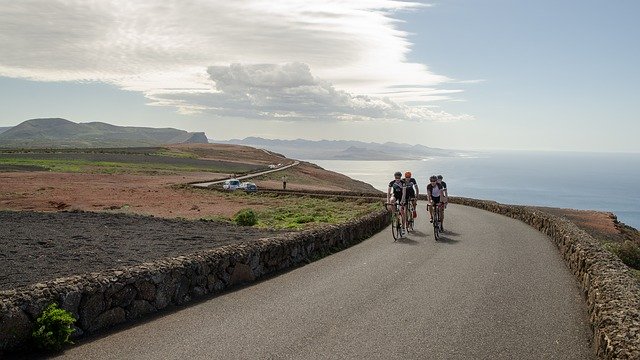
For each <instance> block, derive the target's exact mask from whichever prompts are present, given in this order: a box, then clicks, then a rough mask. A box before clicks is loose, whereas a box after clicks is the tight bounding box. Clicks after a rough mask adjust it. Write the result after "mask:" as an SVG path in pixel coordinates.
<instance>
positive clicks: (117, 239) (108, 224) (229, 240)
mask: <svg viewBox="0 0 640 360" xmlns="http://www.w3.org/2000/svg"><path fill="white" fill-rule="evenodd" d="M0 224H1V226H0V249H2V251H1V252H0V263H1V264H2V266H0V290H6V289H12V288H15V287H19V286H24V285H28V284H33V283H37V282H43V281H47V280H52V279H55V278H58V277H63V276H70V275H75V274H81V273H86V272H94V271H101V270H106V269H109V268H115V267H119V266H125V265H128V266H130V265H136V264H140V263H143V262H146V261H152V260H156V259H160V258H163V257H172V256H179V255H185V254H189V253H192V252H195V251H198V250H205V249H210V248H215V247H219V246H222V245H227V244H234V243H239V242H243V241H252V240H255V239H258V238H262V237H267V236H273V235H274V234H276V232H273V231H266V230H258V229H253V228H246V227H237V226H233V225H226V224H224V223H217V222H206V221H187V220H172V219H160V218H153V217H145V216H131V215H125V214H105V213H89V212H58V213H39V212H31V211H26V212H9V211H0Z"/></svg>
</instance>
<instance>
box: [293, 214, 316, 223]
mask: <svg viewBox="0 0 640 360" xmlns="http://www.w3.org/2000/svg"><path fill="white" fill-rule="evenodd" d="M314 221H315V219H314V217H313V216H311V215H298V216H296V217H295V219H293V222H295V223H296V224H306V223H310V222H314Z"/></svg>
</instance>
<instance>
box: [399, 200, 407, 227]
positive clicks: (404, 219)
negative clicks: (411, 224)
mask: <svg viewBox="0 0 640 360" xmlns="http://www.w3.org/2000/svg"><path fill="white" fill-rule="evenodd" d="M400 216H401V217H402V228H403V229H406V228H407V205H406V204H405V203H400Z"/></svg>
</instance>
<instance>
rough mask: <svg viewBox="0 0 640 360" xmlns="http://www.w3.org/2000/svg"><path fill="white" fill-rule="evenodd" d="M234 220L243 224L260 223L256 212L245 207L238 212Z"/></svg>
mask: <svg viewBox="0 0 640 360" xmlns="http://www.w3.org/2000/svg"><path fill="white" fill-rule="evenodd" d="M233 220H234V221H235V222H236V224H238V225H241V226H253V225H255V224H257V223H258V217H257V216H256V213H255V212H254V211H253V210H251V209H243V210H240V211H238V212H237V213H236V215H235V216H234V218H233Z"/></svg>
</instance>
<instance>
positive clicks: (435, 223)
mask: <svg viewBox="0 0 640 360" xmlns="http://www.w3.org/2000/svg"><path fill="white" fill-rule="evenodd" d="M434 210H435V211H434V212H433V236H434V237H435V238H436V241H438V240H439V239H440V225H439V224H438V223H439V222H440V216H439V215H438V210H437V208H436V209H434Z"/></svg>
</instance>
